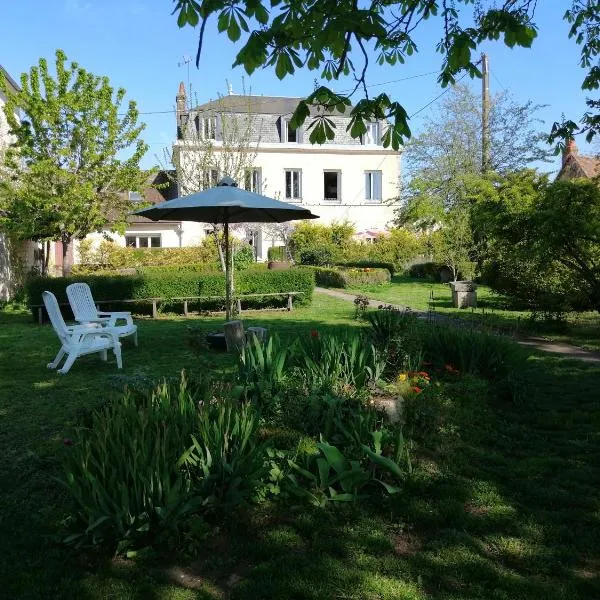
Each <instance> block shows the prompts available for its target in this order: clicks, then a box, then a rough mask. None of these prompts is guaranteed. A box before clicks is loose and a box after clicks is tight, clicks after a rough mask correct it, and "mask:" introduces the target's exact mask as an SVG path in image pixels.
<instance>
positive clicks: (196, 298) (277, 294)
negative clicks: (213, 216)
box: [30, 292, 304, 325]
mask: <svg viewBox="0 0 600 600" xmlns="http://www.w3.org/2000/svg"><path fill="white" fill-rule="evenodd" d="M302 295H304V292H273V293H268V294H243V295H242V296H235V298H234V299H235V300H236V302H237V311H238V313H241V312H242V300H245V299H247V298H268V297H279V298H281V297H286V296H287V305H286V307H285V310H288V311H291V310H293V308H294V304H293V298H294V296H302ZM199 300H225V296H182V297H178V298H139V299H137V300H97V301H96V307H97V308H98V310H100V306H102V305H103V304H134V303H136V304H142V303H152V318H153V319H156V318H157V317H158V304H159V303H160V302H177V303H179V302H182V303H183V314H184V316H186V317H187V316H189V310H188V303H189V302H197V301H199ZM59 305H60V306H69V303H68V302H59ZM30 308H35V309H37V314H38V322H39V323H40V325H41V324H42V323H43V322H44V305H43V304H31V305H30ZM257 310H269V309H257ZM278 310H279V309H278ZM212 312H215V313H217V312H224V311H212Z"/></svg>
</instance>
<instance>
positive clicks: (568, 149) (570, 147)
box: [562, 138, 578, 167]
mask: <svg viewBox="0 0 600 600" xmlns="http://www.w3.org/2000/svg"><path fill="white" fill-rule="evenodd" d="M577 152H578V150H577V144H576V143H575V140H574V139H573V138H570V139H569V140H567V143H566V144H565V149H564V150H563V155H562V164H563V167H564V165H565V163H566V162H567V159H568V158H569V156H571V154H577Z"/></svg>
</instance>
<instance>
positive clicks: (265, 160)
mask: <svg viewBox="0 0 600 600" xmlns="http://www.w3.org/2000/svg"><path fill="white" fill-rule="evenodd" d="M184 99H185V96H184V95H183V94H182V89H181V88H180V94H179V95H178V97H177V100H178V127H179V139H178V140H177V141H176V142H175V144H174V146H173V150H174V156H175V157H177V159H178V160H179V161H180V165H182V169H181V172H183V173H185V174H186V176H187V177H188V179H189V180H188V181H180V182H179V184H180V191H181V193H183V194H184V193H191V192H192V191H195V190H196V189H198V182H202V181H203V179H204V180H206V181H207V182H208V183H209V185H214V183H215V182H216V179H217V178H218V177H220V176H222V175H224V174H230V173H218V172H217V170H216V169H210V168H207V165H206V162H205V161H203V160H202V159H201V158H200V155H201V154H202V153H203V152H205V151H206V147H207V146H206V144H207V142H209V143H210V152H211V153H212V156H213V160H214V164H215V165H222V164H227V163H228V162H229V163H231V162H232V161H231V160H229V161H228V160H227V159H225V160H221V159H220V158H219V154H220V153H223V154H227V153H231V147H232V144H231V141H230V140H227V137H226V135H227V134H226V132H225V126H224V125H223V124H224V123H225V122H232V121H233V122H236V124H235V126H236V130H243V129H244V128H245V125H240V122H241V121H244V120H245V121H246V122H250V123H251V124H252V126H253V133H252V136H251V138H250V139H249V143H248V149H247V151H248V153H249V154H251V155H252V156H253V160H251V161H249V162H248V163H247V164H245V165H244V166H243V168H238V171H242V172H243V173H244V174H243V175H239V174H238V176H237V178H238V179H243V181H238V184H239V186H240V187H244V188H246V189H250V190H251V191H256V192H259V193H262V194H265V195H266V196H269V197H273V198H276V199H279V200H282V201H284V202H292V203H295V204H299V205H302V206H303V207H305V208H307V209H309V210H310V211H311V212H313V213H314V214H316V215H318V216H319V217H320V219H319V221H317V222H320V223H324V224H329V223H331V222H334V221H336V222H342V221H348V222H350V223H352V224H353V225H354V227H355V229H356V230H357V231H362V230H365V229H371V230H385V229H387V228H388V227H389V226H390V224H391V222H392V220H393V218H394V210H395V209H396V208H397V204H396V202H397V198H398V195H399V193H398V189H399V179H400V153H399V152H396V151H394V150H392V149H389V148H384V147H383V146H382V145H381V143H380V140H381V134H382V131H381V130H382V128H383V127H385V123H382V122H375V123H372V124H369V131H368V134H367V135H366V136H365V138H364V139H362V140H356V139H352V138H350V137H349V135H348V133H347V132H346V124H347V123H348V122H349V118H348V117H347V116H345V115H334V116H333V117H332V119H333V120H334V121H335V122H336V138H335V139H334V140H333V142H328V143H326V144H323V145H313V144H310V143H308V139H307V138H308V135H307V134H306V133H305V132H304V131H302V130H303V129H304V128H302V129H300V130H298V131H297V132H293V131H292V133H291V135H290V133H289V124H288V121H289V118H290V116H291V112H289V111H290V110H292V109H293V107H295V105H296V104H297V102H298V100H299V99H297V98H271V97H264V96H250V97H240V96H237V97H236V96H226V97H225V98H223V99H221V100H220V101H217V102H209V103H207V104H205V105H202V106H199V107H197V108H196V109H194V110H192V111H185V110H183V108H182V104H183V101H184ZM253 106H254V107H255V108H254V109H253V108H252V107H253ZM248 107H249V108H248ZM228 109H230V110H231V113H230V114H228V113H227V111H228ZM244 111H245V113H244ZM309 121H310V117H309ZM207 122H209V123H212V126H211V127H209V128H208V129H207V128H206V127H205V123H207ZM306 126H308V122H307V124H306ZM207 135H208V138H209V139H207ZM224 138H225V139H226V141H225V142H224V141H223V139H224ZM194 165H202V166H201V167H199V168H202V169H204V170H205V171H206V175H205V176H204V177H202V176H201V175H200V174H199V173H198V172H197V171H195V170H194ZM213 171H214V172H213ZM182 227H183V230H184V232H185V233H184V236H183V239H184V240H186V239H193V240H197V239H198V238H197V237H196V236H202V234H203V232H204V229H205V228H206V226H204V225H201V224H196V223H182ZM188 231H189V232H190V233H189V234H188ZM253 243H254V245H255V251H256V254H257V258H258V260H266V258H267V249H268V247H269V246H271V245H272V244H273V240H269V239H267V236H265V235H264V234H262V233H260V234H259V236H258V237H255V238H254V240H253ZM277 243H279V244H280V243H281V242H275V244H277Z"/></svg>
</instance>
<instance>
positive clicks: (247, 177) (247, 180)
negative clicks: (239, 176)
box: [244, 169, 262, 194]
mask: <svg viewBox="0 0 600 600" xmlns="http://www.w3.org/2000/svg"><path fill="white" fill-rule="evenodd" d="M244 189H245V190H246V191H248V192H254V193H255V194H262V181H261V174H260V169H246V170H245V172H244Z"/></svg>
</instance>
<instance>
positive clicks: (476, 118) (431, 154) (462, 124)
mask: <svg viewBox="0 0 600 600" xmlns="http://www.w3.org/2000/svg"><path fill="white" fill-rule="evenodd" d="M539 108H540V107H539V106H536V105H534V104H532V103H531V102H527V103H525V104H518V103H517V102H515V101H514V100H513V99H511V97H510V96H509V95H508V94H506V93H502V94H497V95H496V96H495V97H494V98H493V99H492V102H491V107H490V126H489V130H490V169H491V171H492V172H495V173H499V174H502V173H508V172H512V171H517V170H520V169H523V168H525V167H527V166H528V165H529V164H531V163H532V162H534V161H547V160H549V157H550V155H551V154H552V150H551V148H550V147H549V146H548V144H547V142H546V135H545V134H544V133H543V132H542V131H540V125H541V123H542V122H541V121H540V120H539V119H537V118H536V116H535V114H536V111H537V110H538V109H539ZM405 156H406V165H407V174H408V176H409V181H408V183H407V185H405V186H404V188H403V189H402V190H401V198H402V200H403V205H402V208H401V209H400V210H399V213H398V221H399V224H401V225H417V226H418V227H421V228H430V227H432V226H433V225H434V224H436V223H438V224H439V223H442V222H443V221H444V215H445V214H446V213H447V212H448V211H449V210H451V209H452V208H453V207H455V206H457V205H460V204H461V203H462V202H463V201H464V200H465V198H466V196H467V195H468V193H469V189H470V187H471V186H472V185H473V178H474V177H475V179H479V178H478V174H479V173H480V172H481V170H482V165H481V102H480V99H479V97H478V96H477V95H476V94H474V93H473V92H472V91H471V90H470V89H469V88H468V87H466V86H460V85H458V86H455V87H454V88H453V89H452V90H451V91H450V93H449V94H448V95H447V96H446V97H445V98H444V100H443V101H442V103H441V104H440V106H439V108H438V109H437V110H436V111H435V112H432V114H431V116H430V117H429V118H428V121H427V126H426V127H425V129H424V130H423V131H422V132H421V133H420V134H419V135H418V136H417V137H415V138H414V139H413V140H411V141H410V143H409V144H408V145H407V147H406V150H405Z"/></svg>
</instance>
